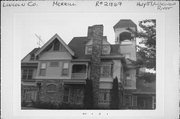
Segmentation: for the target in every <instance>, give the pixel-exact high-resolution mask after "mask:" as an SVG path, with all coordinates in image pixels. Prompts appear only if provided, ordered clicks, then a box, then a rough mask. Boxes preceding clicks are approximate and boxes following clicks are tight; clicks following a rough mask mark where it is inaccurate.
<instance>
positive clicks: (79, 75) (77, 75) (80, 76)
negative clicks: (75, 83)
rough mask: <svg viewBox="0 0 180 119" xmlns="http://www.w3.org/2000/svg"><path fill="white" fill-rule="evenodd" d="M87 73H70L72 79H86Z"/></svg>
mask: <svg viewBox="0 0 180 119" xmlns="http://www.w3.org/2000/svg"><path fill="white" fill-rule="evenodd" d="M86 78H87V73H72V79H86Z"/></svg>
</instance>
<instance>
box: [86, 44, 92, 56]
mask: <svg viewBox="0 0 180 119" xmlns="http://www.w3.org/2000/svg"><path fill="white" fill-rule="evenodd" d="M86 52H87V54H92V46H91V45H89V46H86Z"/></svg>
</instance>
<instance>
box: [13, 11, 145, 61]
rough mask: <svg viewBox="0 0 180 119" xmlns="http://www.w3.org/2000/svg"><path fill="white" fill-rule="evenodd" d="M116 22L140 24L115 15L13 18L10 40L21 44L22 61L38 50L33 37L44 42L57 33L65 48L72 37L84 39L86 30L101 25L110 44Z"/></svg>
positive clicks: (87, 14)
mask: <svg viewBox="0 0 180 119" xmlns="http://www.w3.org/2000/svg"><path fill="white" fill-rule="evenodd" d="M120 19H131V20H132V21H134V22H135V23H136V24H137V25H138V21H140V20H142V19H138V18H136V16H133V17H132V16H128V15H121V14H118V13H115V14H114V13H57V14H56V13H52V14H50V13H46V14H19V15H16V16H15V17H14V38H15V40H20V41H21V43H22V44H21V57H22V58H23V57H24V56H25V55H27V54H28V53H29V52H30V51H31V50H32V49H34V48H36V47H38V45H37V41H38V38H37V37H36V36H35V34H37V35H39V36H40V37H41V39H42V40H43V41H44V42H47V41H48V40H49V39H50V38H51V37H52V36H53V35H54V34H56V33H57V34H58V35H59V36H60V37H61V38H62V39H63V40H64V41H65V43H66V44H68V43H69V42H70V40H71V39H72V38H73V37H79V36H87V29H88V26H92V25H95V24H103V25H104V36H107V38H108V41H109V42H110V43H112V44H114V42H115V34H114V30H113V26H114V25H115V24H116V23H117V22H118V21H119V20H120Z"/></svg>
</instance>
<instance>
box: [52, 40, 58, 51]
mask: <svg viewBox="0 0 180 119" xmlns="http://www.w3.org/2000/svg"><path fill="white" fill-rule="evenodd" d="M53 50H54V51H59V42H58V41H57V40H56V41H55V42H54V48H53Z"/></svg>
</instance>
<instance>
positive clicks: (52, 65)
mask: <svg viewBox="0 0 180 119" xmlns="http://www.w3.org/2000/svg"><path fill="white" fill-rule="evenodd" d="M58 66H59V62H50V67H58Z"/></svg>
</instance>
